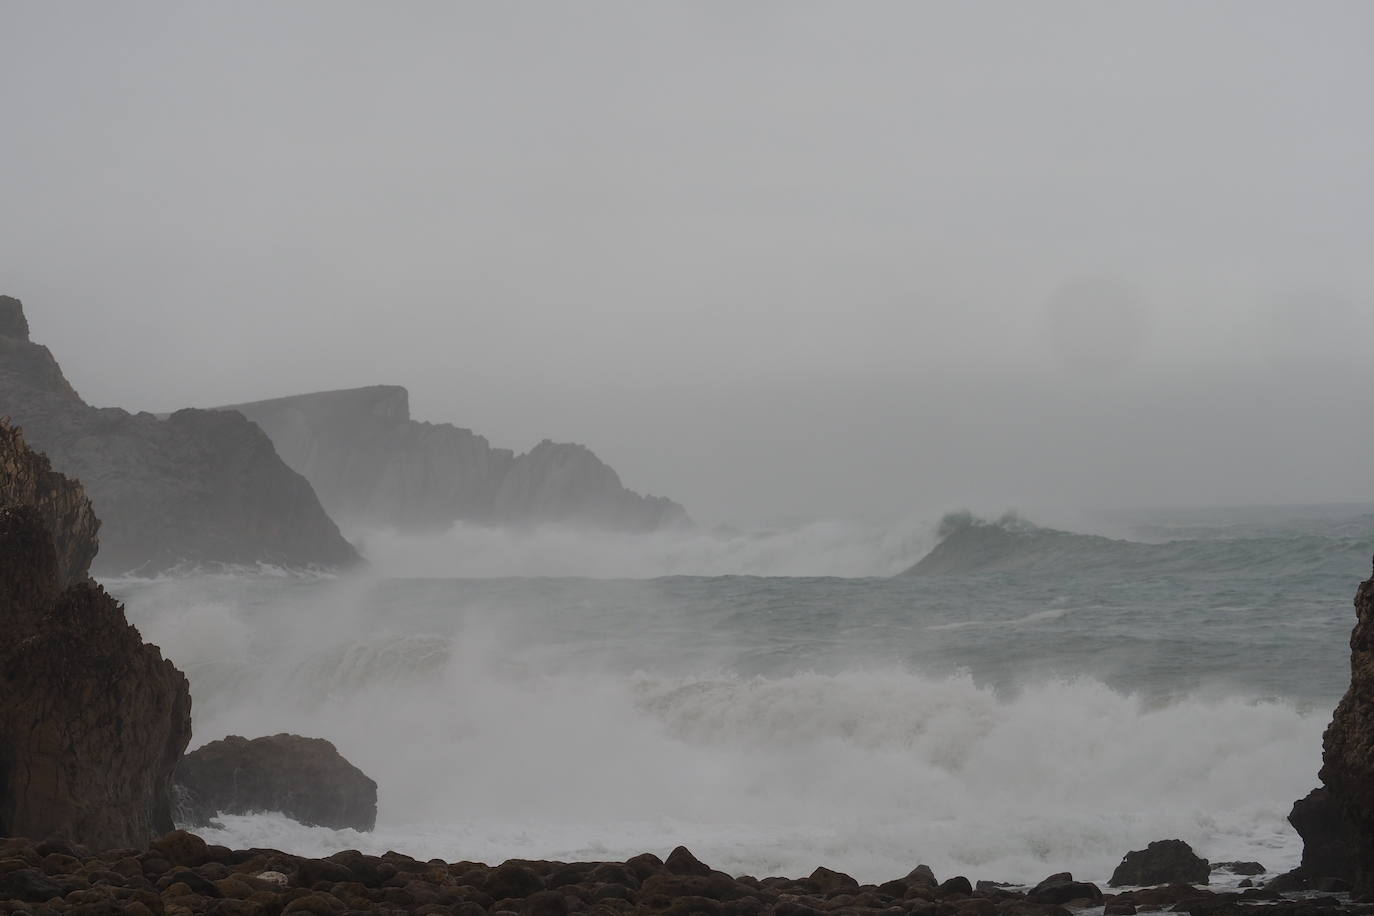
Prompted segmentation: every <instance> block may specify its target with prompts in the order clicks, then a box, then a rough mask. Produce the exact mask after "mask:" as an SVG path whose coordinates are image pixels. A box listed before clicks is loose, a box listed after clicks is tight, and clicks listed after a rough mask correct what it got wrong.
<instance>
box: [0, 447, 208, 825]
mask: <svg viewBox="0 0 1374 916" xmlns="http://www.w3.org/2000/svg"><path fill="white" fill-rule="evenodd" d="M97 525H98V523H97V522H96V521H95V517H94V515H93V514H92V512H91V506H90V502H89V501H88V500H87V499H86V498H85V494H84V493H83V492H82V489H81V486H80V484H78V483H76V482H74V481H71V480H68V479H67V478H65V477H63V476H62V475H60V474H55V473H53V472H52V470H51V468H50V467H49V465H48V462H47V459H46V458H44V457H43V456H42V455H38V454H35V453H34V452H33V451H31V450H30V449H29V448H28V447H27V446H26V445H25V443H24V440H23V438H22V436H20V434H19V433H18V432H17V431H16V430H14V429H13V427H11V426H10V425H9V424H8V423H6V422H5V421H3V420H0V557H3V558H4V562H3V563H0V631H3V632H4V634H5V638H4V639H3V640H0V836H30V837H47V836H53V835H58V836H63V837H66V838H68V839H70V840H73V841H75V842H78V843H82V844H85V845H88V846H92V847H95V848H100V849H109V848H115V847H131V846H141V845H143V844H146V843H147V842H148V841H149V840H150V839H151V838H153V837H154V836H158V835H160V834H162V833H165V832H167V831H168V830H171V829H172V818H171V807H170V791H171V780H172V771H173V768H174V767H175V766H176V762H177V759H178V758H179V757H180V756H181V753H182V751H184V750H185V749H186V743H187V742H188V741H189V740H190V737H191V697H190V693H189V688H188V686H187V683H186V678H185V677H184V676H182V674H181V672H180V671H178V670H177V669H176V668H175V667H173V665H172V663H171V662H170V661H166V660H164V659H163V658H162V655H161V653H160V652H159V651H158V648H157V647H156V646H150V645H146V644H145V643H144V642H143V640H142V638H141V637H140V636H139V633H138V631H137V630H136V629H134V628H133V627H131V626H129V624H128V622H127V621H126V620H125V617H124V609H123V608H122V607H121V606H120V605H119V603H118V602H116V601H115V600H114V599H113V598H111V597H110V596H109V595H107V594H106V593H105V591H104V590H103V589H102V588H100V586H98V585H96V584H94V583H93V582H91V581H90V580H89V579H88V578H87V569H86V562H87V561H89V558H90V557H91V556H93V555H95V552H96V547H97V545H96V540H95V533H96V528H97Z"/></svg>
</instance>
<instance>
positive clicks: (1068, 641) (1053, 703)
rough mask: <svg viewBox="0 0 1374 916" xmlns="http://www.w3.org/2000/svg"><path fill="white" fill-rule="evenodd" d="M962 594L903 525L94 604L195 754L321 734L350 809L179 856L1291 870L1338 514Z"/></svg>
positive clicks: (650, 540) (495, 558)
mask: <svg viewBox="0 0 1374 916" xmlns="http://www.w3.org/2000/svg"><path fill="white" fill-rule="evenodd" d="M1103 524H1104V525H1107V524H1109V525H1111V526H1113V528H1114V530H1115V531H1116V532H1117V533H1125V534H1130V535H1132V536H1133V537H1134V538H1135V539H1134V540H1127V541H1123V540H1103V539H1101V538H1090V537H1086V536H1085V537H1065V536H1063V535H1048V534H1047V535H1045V536H1043V537H1042V536H1039V535H1037V534H1036V533H1035V532H1033V531H1032V532H1031V534H1030V535H1029V536H1028V537H1026V538H1025V539H1024V543H1023V544H1022V545H1021V546H1019V547H1018V549H1017V551H1016V553H1015V555H1014V556H1010V557H1005V558H1003V559H1002V560H1001V561H1000V562H999V563H998V564H996V565H995V566H994V567H993V568H990V569H985V570H982V571H980V572H977V573H963V574H961V573H954V574H949V575H942V576H931V577H901V576H895V577H894V576H893V575H892V574H893V573H896V572H899V571H900V570H902V569H904V568H906V567H907V566H909V565H911V563H913V562H914V561H916V560H917V559H919V558H920V557H921V556H923V555H924V554H925V553H926V552H927V551H928V550H929V549H930V548H931V547H932V546H933V545H934V544H935V543H936V540H937V538H936V533H935V532H936V527H935V525H934V524H933V523H929V522H928V523H911V524H905V525H890V526H882V527H875V526H864V525H859V524H854V523H837V522H826V523H816V524H814V525H807V526H801V527H798V528H793V529H789V530H786V531H778V532H771V533H762V534H742V533H738V532H701V533H677V534H665V535H659V536H653V537H642V536H641V537H615V536H609V535H592V534H589V533H587V532H571V531H561V530H556V529H545V530H541V531H534V532H525V533H521V534H517V533H512V532H493V531H484V530H480V529H468V528H458V529H455V530H454V531H452V532H449V533H448V534H446V535H443V536H441V537H438V538H433V539H425V540H421V539H413V538H406V537H401V536H397V535H394V534H372V535H370V536H367V537H365V538H363V539H362V540H363V545H364V549H365V550H366V552H367V554H368V555H369V557H370V558H371V559H372V563H371V564H370V566H369V567H368V569H366V570H365V571H362V572H359V573H356V574H350V575H345V576H338V577H326V576H310V575H302V574H291V573H285V572H282V571H277V570H255V571H244V570H239V571H229V572H219V573H215V574H200V575H191V576H183V577H166V578H159V579H151V580H146V579H145V580H138V579H116V580H110V581H108V582H107V583H106V584H107V586H108V587H109V588H110V589H111V591H112V592H113V593H114V594H115V595H116V596H117V597H119V598H121V599H123V600H124V601H125V602H126V604H127V609H128V614H129V617H130V619H131V621H132V622H133V623H135V624H136V625H137V626H138V627H139V628H140V629H141V630H142V631H143V634H144V636H145V638H147V639H149V640H151V641H153V642H156V643H158V644H159V645H161V646H162V647H163V650H164V652H165V653H166V654H167V655H168V657H170V658H171V659H173V660H174V661H175V662H176V663H177V664H178V665H179V666H180V667H181V668H182V669H183V670H184V671H185V672H186V673H187V675H188V676H189V678H190V681H191V689H192V696H193V700H194V711H193V716H194V729H195V737H194V739H193V741H192V744H193V746H194V745H198V744H201V743H204V742H206V741H210V740H214V739H216V738H220V737H223V736H224V735H226V734H242V735H247V736H250V737H254V736H258V735H263V734H272V733H275V732H279V731H291V732H297V733H300V734H306V735H312V736H319V737H325V738H328V739H330V740H332V741H333V742H334V743H335V744H336V745H337V746H338V747H339V749H340V751H341V752H342V753H343V754H344V755H345V756H346V757H347V758H348V759H350V760H351V761H353V762H354V763H355V764H357V765H358V766H359V767H361V768H362V769H363V770H364V771H365V772H366V773H368V774H369V775H370V776H372V777H373V778H374V779H376V780H377V782H378V784H379V811H378V825H377V829H376V831H375V832H372V833H368V834H359V833H356V832H353V831H348V830H344V831H335V830H327V829H323V828H307V827H303V826H301V825H299V824H296V823H295V822H293V821H290V820H289V819H286V818H284V817H282V816H280V815H277V814H271V813H265V814H259V815H252V816H241V817H234V816H225V817H223V818H222V819H221V825H222V826H220V827H216V828H209V829H203V830H201V831H200V832H201V833H202V835H204V836H205V837H206V838H207V839H209V840H211V841H212V842H219V843H224V844H227V845H232V846H272V847H276V848H280V849H285V850H288V851H292V852H298V853H304V854H328V853H329V852H332V851H336V850H338V849H344V848H356V849H361V850H364V851H367V852H373V853H381V852H384V851H386V850H387V849H396V850H400V851H403V852H406V853H409V854H411V855H414V856H417V857H419V858H429V857H436V856H437V857H441V858H444V859H447V860H450V861H452V860H459V859H473V860H482V861H488V862H496V861H501V860H504V859H507V858H511V857H523V858H555V859H565V860H574V859H621V858H624V857H626V856H629V855H633V854H636V853H639V852H644V851H650V852H655V853H657V854H659V855H666V854H667V853H668V851H670V850H671V849H672V848H673V847H674V846H676V845H679V844H685V845H686V846H688V847H689V848H690V849H692V850H693V852H695V853H696V854H697V855H698V856H699V857H700V858H702V859H703V860H704V861H706V862H708V863H709V864H711V865H713V866H714V867H716V868H720V869H723V870H725V871H729V872H732V873H735V874H745V873H747V874H753V875H756V876H759V877H762V876H765V875H772V874H784V875H793V876H795V875H803V874H808V873H810V872H811V871H812V870H813V869H814V868H815V867H816V866H818V865H826V866H828V867H831V868H837V869H840V870H842V871H845V872H848V873H850V874H852V875H854V876H856V877H858V878H860V879H861V880H865V881H881V880H886V879H888V878H892V877H898V876H901V875H904V874H906V873H907V872H908V871H909V870H910V869H911V868H912V867H913V866H915V865H916V864H917V863H918V862H924V863H927V864H929V865H930V866H932V867H933V868H934V869H935V871H936V873H937V875H939V876H940V877H941V878H944V877H948V876H950V875H953V874H962V875H966V876H968V877H969V878H971V879H973V880H978V879H993V880H1001V881H1012V882H1033V881H1037V880H1039V879H1041V878H1043V877H1045V876H1046V875H1048V874H1051V873H1053V872H1057V871H1064V870H1068V871H1072V872H1073V873H1074V874H1075V875H1076V876H1078V877H1080V878H1084V879H1088V880H1096V881H1099V882H1101V881H1105V879H1106V878H1107V877H1108V876H1109V875H1110V873H1111V870H1112V868H1113V867H1114V866H1115V865H1116V863H1117V862H1118V861H1119V860H1120V858H1121V856H1122V855H1123V854H1124V853H1125V852H1127V851H1128V850H1130V849H1137V848H1141V847H1143V846H1144V844H1146V843H1147V842H1149V841H1151V840H1156V839H1163V838H1168V837H1178V838H1181V839H1184V840H1186V841H1187V842H1189V843H1191V844H1192V845H1193V847H1194V848H1195V849H1196V850H1197V851H1198V852H1199V853H1200V854H1202V855H1204V856H1206V857H1208V858H1211V859H1213V860H1226V859H1255V860H1258V861H1260V862H1261V863H1263V864H1264V865H1266V866H1267V867H1268V868H1269V869H1270V870H1271V871H1282V870H1286V869H1288V868H1291V867H1292V866H1293V865H1295V864H1296V863H1297V860H1298V857H1299V855H1300V852H1301V846H1300V843H1299V842H1298V840H1297V837H1296V835H1295V834H1293V832H1292V830H1291V829H1290V828H1289V826H1288V825H1287V823H1286V821H1285V815H1286V814H1287V812H1288V809H1289V807H1290V806H1291V804H1292V802H1293V800H1295V799H1297V798H1299V797H1301V796H1302V795H1303V794H1305V793H1306V792H1307V791H1308V790H1309V789H1310V788H1312V787H1313V786H1314V785H1315V784H1316V771H1317V768H1318V766H1319V763H1320V745H1321V732H1322V729H1323V728H1324V727H1325V725H1326V722H1327V721H1328V720H1329V718H1330V713H1331V709H1332V707H1333V706H1334V705H1335V702H1336V700H1337V699H1338V698H1339V696H1340V694H1341V693H1342V692H1343V690H1344V688H1345V685H1346V683H1347V680H1348V670H1349V669H1348V648H1347V640H1348V636H1349V631H1350V627H1351V624H1352V622H1353V611H1352V609H1351V597H1352V595H1353V594H1354V591H1355V587H1356V585H1357V584H1358V582H1359V581H1360V580H1361V579H1362V578H1364V577H1366V576H1367V575H1368V574H1369V570H1370V556H1371V554H1374V513H1371V512H1370V507H1367V506H1358V507H1318V508H1311V509H1309V510H1305V511H1295V510H1282V511H1281V510H1246V512H1241V513H1235V512H1233V513H1222V512H1212V513H1210V514H1209V513H1189V514H1181V515H1177V516H1169V515H1167V514H1154V515H1151V516H1138V517H1135V518H1129V517H1125V516H1120V517H1115V518H1112V519H1108V520H1104V521H1103Z"/></svg>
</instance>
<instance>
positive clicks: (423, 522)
mask: <svg viewBox="0 0 1374 916" xmlns="http://www.w3.org/2000/svg"><path fill="white" fill-rule="evenodd" d="M221 409H222V410H235V411H238V412H239V413H241V414H243V415H244V416H245V417H247V418H248V419H249V420H252V421H253V422H254V423H256V424H257V425H259V426H260V427H262V429H263V430H264V431H265V432H266V433H267V435H268V436H269V437H271V439H272V443H273V444H274V445H275V446H276V449H277V452H278V453H279V454H280V455H281V456H282V458H283V459H284V460H285V461H286V463H287V464H289V465H290V466H291V467H292V468H294V469H295V470H297V471H299V472H300V473H301V474H303V475H304V476H305V477H306V479H307V480H309V481H310V483H311V484H312V485H313V486H314V488H315V492H316V493H318V494H319V497H320V501H321V502H322V503H323V504H324V506H325V508H326V509H327V510H328V511H329V513H330V515H331V516H333V517H334V518H335V519H338V520H339V521H340V522H341V523H343V524H344V525H346V526H348V525H360V526H387V527H394V528H397V529H400V530H405V531H426V530H438V529H443V528H447V527H448V526H449V525H451V524H453V523H454V522H456V521H468V522H473V523H477V524H487V525H501V526H524V525H534V524H539V523H544V522H554V523H562V524H570V525H580V526H586V527H592V528H601V529H606V530H613V531H629V532H639V531H652V530H655V529H660V528H670V527H676V526H682V525H688V524H690V520H689V519H688V516H687V513H686V511H685V510H684V509H683V508H682V506H680V505H678V504H677V503H675V502H673V501H672V500H669V499H665V498H663V497H658V496H643V495H640V494H639V493H635V492H634V491H632V490H628V489H626V488H625V486H624V485H623V484H622V483H621V481H620V476H619V475H618V474H616V472H615V471H614V470H613V469H612V468H610V467H609V466H608V465H606V464H605V463H604V462H602V461H601V460H600V459H599V458H597V456H596V455H595V454H593V453H592V451H591V450H590V449H588V448H586V447H585V446H582V445H575V444H571V443H555V442H550V441H548V440H545V441H543V442H541V443H539V444H538V445H536V446H535V447H534V448H533V449H531V450H530V451H529V452H526V453H524V454H521V455H517V454H515V453H514V452H513V451H512V450H510V449H504V448H493V447H492V446H491V445H490V444H489V443H488V442H487V440H486V438H484V437H483V436H480V435H477V434H476V433H474V432H473V431H472V430H470V429H464V428H461V427H458V426H453V425H451V424H448V423H426V422H421V421H418V420H413V419H411V416H410V399H409V394H408V392H407V391H406V389H405V388H402V387H400V386H397V385H374V386H370V387H366V388H350V389H344V390H340V391H321V392H315V393H313V394H300V395H295V396H292V397H282V398H273V399H272V400H267V401H255V402H252V403H247V404H234V405H230V406H228V407H225V408H221Z"/></svg>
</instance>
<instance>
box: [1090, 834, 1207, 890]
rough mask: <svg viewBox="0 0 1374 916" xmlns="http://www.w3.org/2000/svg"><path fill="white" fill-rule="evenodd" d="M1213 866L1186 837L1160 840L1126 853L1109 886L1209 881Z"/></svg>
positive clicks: (1201, 882) (1202, 882)
mask: <svg viewBox="0 0 1374 916" xmlns="http://www.w3.org/2000/svg"><path fill="white" fill-rule="evenodd" d="M1211 874H1212V866H1211V865H1210V864H1209V863H1208V861H1207V860H1206V859H1204V858H1202V857H1201V856H1199V855H1197V854H1196V853H1194V852H1193V847H1191V846H1189V845H1188V844H1187V843H1185V842H1183V841H1182V840H1156V841H1155V842H1153V843H1151V844H1149V845H1148V846H1146V847H1145V848H1144V849H1136V850H1133V851H1131V852H1128V853H1126V855H1125V857H1124V858H1123V859H1122V860H1121V864H1120V865H1118V866H1117V867H1116V871H1114V872H1112V877H1111V880H1109V881H1108V882H1107V885H1108V886H1109V887H1126V886H1135V887H1146V886H1153V885H1156V884H1206V883H1207V882H1208V881H1210V880H1211Z"/></svg>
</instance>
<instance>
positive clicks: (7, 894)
mask: <svg viewBox="0 0 1374 916" xmlns="http://www.w3.org/2000/svg"><path fill="white" fill-rule="evenodd" d="M64 893H65V891H64V890H63V888H62V885H60V884H58V883H56V882H55V881H52V880H51V879H49V878H48V877H47V876H46V875H44V874H43V873H42V872H41V871H39V870H38V869H36V868H20V869H16V870H15V871H11V872H6V873H5V874H3V875H0V899H6V898H13V899H14V900H24V901H27V902H30V903H42V902H44V901H46V900H50V899H52V898H53V897H61V896H62V895H63V894H64Z"/></svg>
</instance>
